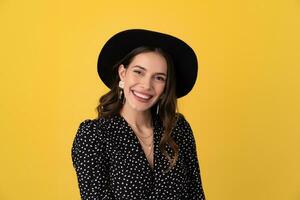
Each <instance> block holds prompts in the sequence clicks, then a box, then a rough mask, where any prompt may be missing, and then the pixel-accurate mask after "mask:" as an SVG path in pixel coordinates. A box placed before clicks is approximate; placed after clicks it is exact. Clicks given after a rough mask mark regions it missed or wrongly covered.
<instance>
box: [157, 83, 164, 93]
mask: <svg viewBox="0 0 300 200" xmlns="http://www.w3.org/2000/svg"><path fill="white" fill-rule="evenodd" d="M164 89H165V84H161V85H158V86H157V87H156V92H157V94H159V95H161V94H162V93H163V91H164Z"/></svg>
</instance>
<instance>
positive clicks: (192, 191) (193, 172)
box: [183, 118, 205, 200]
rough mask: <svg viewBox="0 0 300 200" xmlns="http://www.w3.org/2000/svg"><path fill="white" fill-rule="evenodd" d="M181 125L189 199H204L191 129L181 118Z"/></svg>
mask: <svg viewBox="0 0 300 200" xmlns="http://www.w3.org/2000/svg"><path fill="white" fill-rule="evenodd" d="M183 127H184V130H185V133H186V141H187V142H186V146H185V162H186V166H187V171H188V179H189V184H188V185H189V188H188V192H189V195H190V197H189V199H190V200H192V199H195V200H205V195H204V191H203V187H202V181H201V176H200V168H199V162H198V157H197V151H196V143H195V138H194V135H193V131H192V129H191V127H190V125H189V123H188V122H187V121H186V120H185V119H184V118H183Z"/></svg>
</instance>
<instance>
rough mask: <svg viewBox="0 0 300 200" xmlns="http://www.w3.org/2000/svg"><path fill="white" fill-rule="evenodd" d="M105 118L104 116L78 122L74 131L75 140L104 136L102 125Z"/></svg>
mask: <svg viewBox="0 0 300 200" xmlns="http://www.w3.org/2000/svg"><path fill="white" fill-rule="evenodd" d="M105 122H106V120H105V119H104V118H98V119H85V120H83V121H81V122H80V123H79V127H78V129H77V132H76V138H75V139H77V140H80V139H89V140H95V139H96V138H99V137H100V138H101V137H103V136H104V131H103V128H104V125H105Z"/></svg>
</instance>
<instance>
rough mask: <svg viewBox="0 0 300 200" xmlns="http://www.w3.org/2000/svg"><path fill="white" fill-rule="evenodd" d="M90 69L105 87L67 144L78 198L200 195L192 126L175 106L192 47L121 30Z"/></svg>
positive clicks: (187, 79) (186, 86) (190, 70)
mask: <svg viewBox="0 0 300 200" xmlns="http://www.w3.org/2000/svg"><path fill="white" fill-rule="evenodd" d="M98 74H99V76H100V78H101V80H102V81H103V82H104V84H106V85H107V86H108V87H109V88H110V91H109V92H108V93H107V94H105V95H103V96H102V97H101V98H100V104H99V106H98V107H97V110H98V114H99V115H98V118H97V119H93V120H90V119H87V120H85V121H83V122H82V123H81V124H80V126H79V128H78V131H77V134H76V136H75V139H74V143H73V147H72V159H73V165H74V167H75V170H76V173H77V177H78V182H79V188H80V193H81V197H82V199H118V200H119V199H120V200H121V199H122V200H123V199H124V200H125V199H126V200H127V199H128V200H129V199H130V200H133V199H138V200H144V199H164V200H168V199H170V200H171V199H173V200H178V199H187V200H192V199H197V200H198V199H199V200H204V199H205V196H204V192H203V188H202V183H201V176H200V169H199V164H198V159H197V153H196V145H195V140H194V136H193V132H192V130H191V127H190V125H189V123H188V122H187V121H186V120H185V118H184V116H183V115H182V114H179V113H176V109H177V104H176V102H177V98H180V97H182V96H184V95H186V94H187V93H188V92H189V91H190V90H191V89H192V87H193V85H194V83H195V81H196V76H197V58H196V55H195V53H194V51H193V50H192V48H191V47H189V46H188V45H187V44H186V43H185V42H183V41H182V40H180V39H178V38H176V37H174V36H171V35H167V34H163V33H159V32H154V31H150V30H143V29H131V30H125V31H122V32H120V33H117V34H116V35H114V36H113V37H112V38H110V39H109V40H108V41H107V42H106V44H105V45H104V47H103V48H102V50H101V52H100V55H99V59H98Z"/></svg>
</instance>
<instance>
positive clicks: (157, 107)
mask: <svg viewBox="0 0 300 200" xmlns="http://www.w3.org/2000/svg"><path fill="white" fill-rule="evenodd" d="M158 113H159V103H157V106H156V114H157V115H158Z"/></svg>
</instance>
